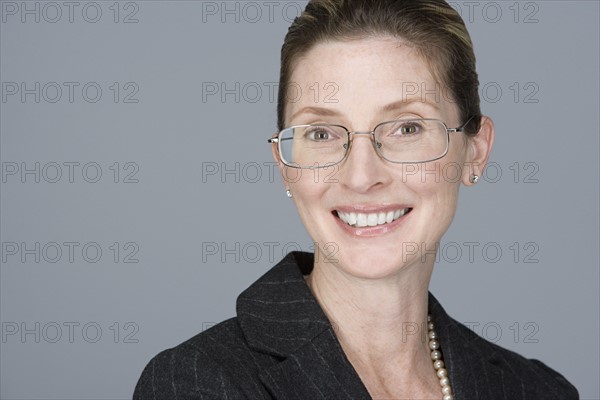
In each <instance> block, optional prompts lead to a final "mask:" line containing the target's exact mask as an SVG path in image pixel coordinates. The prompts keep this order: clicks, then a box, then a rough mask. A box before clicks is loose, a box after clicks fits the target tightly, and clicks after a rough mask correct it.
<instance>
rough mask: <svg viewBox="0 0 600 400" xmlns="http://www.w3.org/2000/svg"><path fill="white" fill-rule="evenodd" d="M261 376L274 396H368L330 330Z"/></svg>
mask: <svg viewBox="0 0 600 400" xmlns="http://www.w3.org/2000/svg"><path fill="white" fill-rule="evenodd" d="M260 379H261V381H262V382H263V383H264V384H265V386H266V387H267V388H269V391H270V392H271V394H272V395H273V397H274V398H276V399H298V400H305V399H371V397H370V395H369V392H368V391H367V389H366V388H365V386H364V385H363V383H362V381H361V380H360V377H359V376H358V374H357V373H356V371H355V370H354V368H353V367H352V365H351V364H350V362H349V361H348V360H347V358H346V357H345V355H344V353H343V351H342V349H341V348H340V346H339V343H338V341H337V339H336V338H335V337H334V335H333V331H332V330H329V329H327V330H325V331H323V332H322V333H321V334H320V335H318V336H317V337H315V338H313V340H311V341H310V342H309V343H307V344H306V345H304V346H302V347H301V348H299V349H298V350H296V351H295V352H293V353H292V354H290V355H289V357H288V358H286V360H285V361H283V362H281V363H279V364H276V365H274V366H273V367H271V368H268V369H266V370H264V371H263V372H262V373H261V374H260Z"/></svg>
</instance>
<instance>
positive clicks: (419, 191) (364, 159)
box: [280, 38, 473, 278]
mask: <svg viewBox="0 0 600 400" xmlns="http://www.w3.org/2000/svg"><path fill="white" fill-rule="evenodd" d="M291 82H292V83H293V86H295V87H296V90H295V92H296V93H290V94H289V96H288V98H293V101H288V103H287V107H286V114H285V122H286V126H291V125H302V124H315V123H326V124H337V125H343V126H345V127H346V128H348V129H349V130H350V131H361V132H362V131H371V130H372V129H373V128H374V127H375V126H376V125H377V124H378V123H380V122H384V121H389V120H394V119H399V118H406V117H412V118H435V119H439V120H441V121H443V122H444V123H446V125H447V126H448V127H449V128H455V127H458V126H459V125H461V124H462V123H463V121H459V119H458V108H457V106H456V105H455V104H453V103H452V100H451V99H449V98H447V97H449V96H447V95H446V93H445V92H444V91H443V90H442V89H441V88H440V86H439V85H437V84H436V82H435V80H434V78H433V76H432V74H431V72H430V70H429V68H428V66H427V64H426V63H425V61H424V60H423V59H422V58H421V57H420V56H419V55H418V53H417V52H416V51H415V50H414V49H412V48H411V47H410V46H408V45H406V44H405V43H403V42H401V41H399V40H397V39H391V38H389V39H387V38H379V39H378V38H374V39H362V40H355V41H333V42H326V43H321V44H318V45H316V46H315V47H313V48H312V49H311V50H310V51H309V52H308V53H307V54H306V56H305V57H303V58H301V59H300V60H299V61H298V63H297V64H296V66H295V69H294V72H293V74H292V77H291ZM298 88H300V89H301V90H298ZM291 90H294V89H291ZM450 135H451V136H450V147H449V151H448V153H447V154H446V156H445V157H443V158H441V159H439V160H437V161H433V162H428V163H422V164H394V163H390V162H388V161H386V160H384V159H382V158H380V157H379V156H378V155H377V153H376V152H375V149H374V147H373V143H372V140H373V139H372V136H370V135H354V136H353V137H352V140H353V142H352V145H351V150H350V153H349V154H348V156H347V158H346V159H345V161H343V162H342V163H340V164H338V165H337V166H335V167H330V168H327V169H320V170H311V169H302V170H298V169H293V168H289V167H285V166H283V165H282V164H280V165H281V168H282V174H283V176H284V183H285V184H286V186H287V187H288V188H289V189H290V190H291V192H292V194H293V200H294V202H295V204H296V206H297V208H298V212H299V214H300V217H301V219H302V221H303V223H304V226H305V227H306V229H307V230H308V232H309V234H310V236H311V237H312V239H313V241H314V242H315V253H316V254H315V255H316V260H317V264H323V265H324V264H326V263H328V262H329V263H333V265H334V266H336V267H337V268H340V269H341V270H342V271H343V272H346V273H349V274H351V275H353V276H356V277H362V278H384V277H389V276H392V275H393V274H395V273H397V272H399V271H400V270H402V269H405V268H406V267H408V266H410V265H417V264H420V263H423V262H425V263H426V264H428V265H433V262H434V259H435V251H436V246H437V244H438V243H439V241H440V239H441V237H442V235H443V234H444V233H445V232H446V230H447V229H448V226H449V225H450V223H451V221H452V219H453V216H454V213H455V210H456V202H457V197H458V190H459V186H460V184H461V182H463V183H465V184H469V180H468V179H469V177H470V175H471V174H472V173H473V170H472V169H470V168H469V167H468V165H469V162H470V161H471V159H472V157H471V153H472V152H471V151H470V149H469V147H470V141H468V140H466V138H465V137H464V134H463V133H451V134H450ZM465 166H466V167H465ZM405 211H407V213H406V214H405V215H402V216H400V217H399V218H397V217H398V214H399V213H400V214H401V213H403V212H405ZM340 213H343V214H342V216H345V217H350V219H353V218H354V216H351V215H350V214H351V213H354V214H356V218H357V219H358V221H361V219H363V220H366V221H367V222H369V219H371V224H372V221H374V219H375V218H377V225H376V226H366V227H365V226H361V227H358V226H356V225H349V224H348V223H347V222H345V221H344V220H342V219H341V218H340ZM390 213H391V214H390ZM375 214H376V215H377V217H374V216H373V215H375ZM379 214H384V216H383V218H385V219H386V222H385V223H382V224H379V221H380V220H379ZM388 214H389V215H388ZM391 217H393V218H397V219H395V220H393V222H387V221H388V220H389V219H390V218H391ZM363 222H364V221H363ZM359 225H363V224H362V223H360V224H359Z"/></svg>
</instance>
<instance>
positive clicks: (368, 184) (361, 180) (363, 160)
mask: <svg viewBox="0 0 600 400" xmlns="http://www.w3.org/2000/svg"><path fill="white" fill-rule="evenodd" d="M350 135H351V136H350V139H351V140H350V143H349V146H350V148H349V149H348V154H347V156H346V159H345V160H344V162H343V163H342V164H341V165H340V171H339V177H340V178H339V182H340V183H341V184H342V185H344V186H346V187H347V188H348V189H350V190H352V191H354V192H358V193H367V192H368V191H370V190H372V189H373V188H375V187H377V186H385V185H386V184H388V183H389V182H391V180H392V177H391V175H390V173H389V171H388V169H387V168H386V165H385V161H384V160H383V159H382V158H381V157H380V156H379V154H378V153H377V151H376V150H375V147H374V146H376V145H377V143H375V142H374V137H373V134H372V133H371V132H351V133H350Z"/></svg>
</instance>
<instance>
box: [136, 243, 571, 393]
mask: <svg viewBox="0 0 600 400" xmlns="http://www.w3.org/2000/svg"><path fill="white" fill-rule="evenodd" d="M312 266H313V258H312V254H310V253H300V252H293V253H290V254H288V255H287V256H286V257H285V258H284V259H283V260H282V261H281V262H280V263H279V264H277V265H276V266H275V267H273V268H272V269H271V270H269V271H268V272H267V273H266V274H265V275H263V276H262V277H261V278H259V279H258V280H257V281H256V282H255V283H253V284H252V285H251V286H250V287H249V288H248V289H246V290H245V291H244V292H243V293H242V294H241V295H240V296H239V297H238V300H237V317H235V318H231V319H228V320H226V321H224V322H221V323H220V324H218V325H215V326H213V327H212V328H210V329H208V330H206V331H204V332H202V333H200V334H198V335H196V336H195V337H193V338H191V339H189V340H188V341H186V342H184V343H182V344H180V345H179V346H177V347H174V348H172V349H169V350H165V351H163V352H162V353H160V354H158V355H157V356H156V357H154V358H153V359H152V360H151V361H150V363H149V364H148V365H147V366H146V368H145V369H144V371H143V373H142V376H141V377H140V379H139V381H138V383H137V386H136V388H135V393H134V399H135V400H142V399H144V400H145V399H155V400H162V399H286V400H287V399H298V400H300V399H302V400H316V399H370V398H371V397H370V396H369V393H368V391H367V389H366V388H365V386H364V385H363V383H362V381H361V380H360V378H359V376H358V374H357V373H356V371H355V370H354V368H353V367H352V365H351V364H350V363H349V361H348V359H347V358H346V356H345V354H344V352H343V351H342V348H341V346H340V344H339V342H338V341H337V339H336V337H335V334H334V331H333V328H332V326H331V324H330V323H329V321H328V320H327V318H326V316H325V314H324V313H323V311H322V310H321V308H320V307H319V305H318V303H317V302H316V300H315V298H314V297H313V296H312V294H311V292H310V290H309V288H308V286H307V285H306V284H305V282H304V279H303V274H308V273H309V272H310V271H311V269H312ZM429 312H430V313H431V314H432V317H433V320H434V321H435V323H436V331H437V333H438V335H439V336H440V341H441V343H442V351H443V352H444V360H445V363H446V367H447V369H448V373H449V375H450V380H451V382H452V387H453V390H454V393H455V398H456V399H459V400H463V399H465V400H475V399H490V400H496V399H497V400H500V399H505V400H526V399H527V400H539V399H543V400H549V399H565V400H570V399H578V398H579V396H578V393H577V390H576V389H575V387H574V386H573V385H571V384H570V383H569V382H568V381H567V380H566V379H565V378H564V377H563V376H562V375H560V374H559V373H558V372H556V371H554V370H552V369H551V368H549V367H548V366H546V365H545V364H543V363H542V362H540V361H538V360H529V359H526V358H524V357H521V356H520V355H518V354H516V353H514V352H512V351H509V350H506V349H503V348H501V347H499V346H497V345H495V344H493V343H491V342H488V341H486V340H484V339H483V338H481V337H479V336H478V335H476V334H475V333H473V332H472V331H471V330H470V329H468V328H467V327H465V326H464V325H462V324H460V323H459V322H457V321H455V320H454V319H452V318H450V317H449V316H448V315H447V314H446V312H445V311H444V309H443V308H442V306H441V305H440V304H439V302H438V301H437V300H436V299H435V297H433V295H432V294H431V293H430V294H429Z"/></svg>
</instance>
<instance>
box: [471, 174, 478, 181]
mask: <svg viewBox="0 0 600 400" xmlns="http://www.w3.org/2000/svg"><path fill="white" fill-rule="evenodd" d="M477 182H479V175H473V176H471V183H477Z"/></svg>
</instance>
